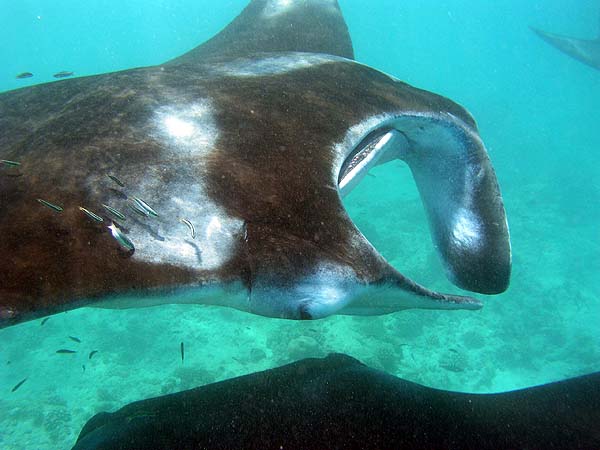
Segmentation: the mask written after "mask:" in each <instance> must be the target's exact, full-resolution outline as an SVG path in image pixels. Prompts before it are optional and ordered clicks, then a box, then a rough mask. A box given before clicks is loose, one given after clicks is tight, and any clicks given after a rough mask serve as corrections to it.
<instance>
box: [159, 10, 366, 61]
mask: <svg viewBox="0 0 600 450" xmlns="http://www.w3.org/2000/svg"><path fill="white" fill-rule="evenodd" d="M257 52H260V53H267V52H309V53H325V54H329V55H336V56H342V57H344V58H349V59H354V51H353V49H352V41H351V40H350V34H349V32H348V27H347V26H346V22H345V21H344V18H343V16H342V12H341V10H340V7H339V5H338V3H337V1H336V0H302V1H291V0H286V1H282V0H252V1H251V2H250V4H249V5H248V6H247V7H246V8H245V9H244V11H242V13H241V14H240V15H239V16H237V17H236V18H235V19H234V20H233V21H232V22H231V23H230V24H229V25H228V26H227V27H225V29H224V30H222V31H221V32H220V33H219V34H217V35H216V36H214V37H213V38H212V39H210V40H208V41H207V42H205V43H203V44H201V45H199V46H198V47H196V48H194V49H193V50H190V51H189V52H187V53H185V54H184V55H182V56H179V57H177V58H175V59H173V60H171V61H169V63H168V64H178V63H186V64H188V63H205V62H206V60H207V59H210V58H217V59H223V58H225V57H227V58H236V57H243V56H247V55H249V54H252V53H257Z"/></svg>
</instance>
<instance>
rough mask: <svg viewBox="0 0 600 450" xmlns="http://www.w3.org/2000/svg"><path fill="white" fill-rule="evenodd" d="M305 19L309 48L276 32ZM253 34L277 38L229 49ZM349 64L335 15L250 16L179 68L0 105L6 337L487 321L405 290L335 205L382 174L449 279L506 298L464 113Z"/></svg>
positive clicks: (35, 91)
mask: <svg viewBox="0 0 600 450" xmlns="http://www.w3.org/2000/svg"><path fill="white" fill-rule="evenodd" d="M317 13H318V15H319V16H320V17H329V19H328V20H330V22H327V21H325V22H326V23H330V24H334V25H335V24H337V25H336V27H337V28H336V29H337V30H338V31H337V32H335V33H334V34H333V35H332V34H327V33H325V40H324V41H323V42H322V43H321V44H319V45H317V44H318V40H315V39H316V38H314V36H312V35H311V37H310V38H307V39H308V41H309V44H308V46H307V47H306V48H304V47H302V41H303V39H305V33H303V32H300V33H298V34H294V35H293V36H290V34H289V33H288V32H287V27H285V26H282V25H281V24H285V23H286V17H288V16H289V20H291V21H292V22H290V23H294V24H297V23H302V20H305V25H306V26H309V25H310V23H312V22H314V21H315V20H314V18H315V14H317ZM320 20H321V21H320V22H319V21H317V23H322V22H323V20H325V19H320ZM252 27H254V28H255V29H256V30H261V29H267V30H269V32H268V33H266V34H265V36H263V37H257V38H256V40H255V41H252V42H246V44H244V45H242V46H236V45H235V44H234V45H233V47H234V48H233V49H231V43H232V42H233V43H235V42H237V40H236V39H235V36H236V34H238V33H239V34H240V35H241V36H248V35H247V34H244V33H250V34H251V35H256V33H255V32H253V31H252ZM333 28H335V27H334V26H333V25H332V26H331V29H333ZM249 30H250V31H249ZM281 33H283V35H282V34H281ZM309 34H311V33H309ZM335 36H337V38H336V37H335ZM286 39H289V42H288V43H285V42H286ZM273 41H275V42H276V44H275V43H273ZM268 43H271V45H272V46H269V44H268ZM264 49H266V50H267V51H266V52H265V51H264ZM306 50H308V51H306ZM315 51H320V52H327V53H314V52H315ZM343 56H345V57H351V56H352V46H351V44H350V41H349V38H348V36H347V30H346V28H345V24H344V22H343V19H342V18H341V13H340V11H339V7H338V5H337V2H335V1H318V2H317V1H316V0H315V1H298V2H285V3H283V2H277V1H274V0H273V1H265V0H255V1H253V2H251V4H250V5H249V6H248V8H247V9H246V10H245V11H244V12H243V13H242V15H241V16H240V17H239V18H238V19H236V20H234V21H233V22H232V24H231V25H230V27H228V28H226V29H225V30H224V31H223V32H221V34H219V35H217V36H216V37H215V38H214V39H213V40H210V41H208V43H207V44H204V45H203V46H200V47H198V49H195V50H192V51H191V52H189V53H188V54H186V55H184V56H183V57H181V59H175V60H172V61H170V62H169V63H167V64H164V65H160V66H153V67H147V68H139V69H131V70H126V71H122V72H117V73H109V74H103V75H97V76H92V77H86V78H79V79H69V80H65V81H60V82H55V83H50V84H44V85H38V86H32V87H28V88H24V89H20V90H16V91H12V92H6V93H3V94H0V129H2V130H3V133H1V134H0V158H1V159H2V160H4V161H6V162H5V163H3V164H4V167H2V172H1V173H0V190H1V192H2V196H1V197H0V233H1V234H2V236H3V239H2V240H1V241H0V254H2V255H5V258H3V259H2V260H0V269H1V272H2V274H3V283H2V285H1V286H0V327H2V326H8V325H12V324H15V323H18V322H22V321H24V320H30V319H32V318H35V317H40V316H42V315H46V314H49V313H54V312H58V311H62V310H66V309H71V308H75V307H78V306H82V305H95V306H103V307H140V306H148V305H153V304H163V303H203V304H218V305H226V306H231V307H234V308H238V309H241V310H245V311H249V312H252V313H256V314H262V315H266V316H273V317H283V318H291V319H305V318H318V317H324V316H327V315H330V314H334V313H347V314H383V313H389V312H393V311H397V310H400V309H405V308H415V307H417V308H438V309H455V308H469V309H474V308H479V307H480V306H481V304H480V302H479V301H478V300H476V299H473V298H471V297H461V296H454V295H449V294H441V293H436V292H432V291H430V290H428V289H426V288H424V287H422V286H419V285H418V284H416V283H414V282H413V281H411V280H409V279H407V278H406V277H404V276H403V275H401V274H400V273H399V272H397V271H396V270H395V269H393V268H392V267H391V266H390V265H389V264H388V263H387V261H385V260H384V259H383V257H382V256H381V255H380V254H379V253H378V252H377V251H376V250H375V249H374V248H373V247H372V246H371V244H370V243H369V242H368V241H367V240H366V239H365V238H364V236H363V235H362V234H361V233H360V231H359V230H358V229H357V228H356V227H355V226H354V224H353V223H352V221H351V220H350V218H349V217H348V215H347V213H346V211H345V209H344V207H343V204H342V200H341V194H343V193H345V192H346V191H347V190H348V189H350V186H352V185H355V184H356V182H357V180H359V179H360V178H361V177H362V176H364V174H365V173H366V169H368V167H370V166H372V165H373V164H376V163H382V162H384V161H386V160H389V159H394V158H400V159H403V160H404V161H406V162H407V163H408V164H409V166H410V168H411V170H412V172H413V174H414V176H415V180H416V182H417V186H418V187H419V190H420V192H421V196H422V198H423V201H424V204H425V206H426V210H427V212H428V216H429V219H430V224H431V229H432V234H433V237H434V240H435V242H436V244H437V246H438V248H439V250H440V254H441V256H442V259H443V260H444V263H445V266H446V268H447V272H448V274H449V276H450V278H451V279H452V280H453V281H454V282H455V283H456V284H458V285H460V286H463V287H465V288H467V289H470V290H474V291H478V292H485V293H497V292H501V291H503V290H504V289H506V287H507V285H508V279H509V275H510V243H509V237H508V227H507V224H506V217H505V212H504V208H503V205H502V199H501V196H500V192H499V189H498V185H497V182H496V177H495V175H494V171H493V168H492V166H491V164H490V161H489V159H488V157H487V153H486V151H485V148H484V147H483V144H482V142H481V140H480V138H479V136H478V134H477V129H476V126H475V123H474V121H473V119H472V118H471V116H470V115H469V114H468V113H467V112H466V111H465V110H464V109H463V108H462V107H460V106H458V105H456V104H455V103H453V102H451V101H450V100H448V99H445V98H443V97H440V96H437V95H435V94H431V93H429V92H426V91H422V90H419V89H416V88H413V87H411V86H408V85H407V84H404V83H402V82H400V81H398V80H396V79H394V78H391V77H389V76H387V75H385V74H382V73H380V72H378V71H376V70H374V69H372V68H369V67H366V66H364V65H361V64H359V63H356V62H354V61H352V60H351V59H348V58H345V57H343ZM12 162H14V164H12ZM17 163H19V164H20V165H16V164H17Z"/></svg>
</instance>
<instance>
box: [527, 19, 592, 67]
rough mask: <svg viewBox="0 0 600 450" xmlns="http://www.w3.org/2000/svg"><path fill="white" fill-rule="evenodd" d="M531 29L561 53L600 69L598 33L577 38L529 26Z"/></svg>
mask: <svg viewBox="0 0 600 450" xmlns="http://www.w3.org/2000/svg"><path fill="white" fill-rule="evenodd" d="M599 23H600V21H599ZM531 30H532V31H533V32H535V33H536V34H537V35H538V36H539V37H541V38H542V39H543V40H544V41H546V42H547V43H549V44H550V45H552V46H553V47H556V48H557V49H559V50H560V51H562V52H563V53H566V54H567V55H569V56H571V57H573V58H575V59H577V60H579V61H581V62H582V63H584V64H587V65H588V66H590V67H593V68H594V69H598V70H600V34H599V35H598V37H597V38H596V39H577V38H573V37H568V36H561V35H559V34H554V33H549V32H547V31H542V30H539V29H537V28H534V27H531Z"/></svg>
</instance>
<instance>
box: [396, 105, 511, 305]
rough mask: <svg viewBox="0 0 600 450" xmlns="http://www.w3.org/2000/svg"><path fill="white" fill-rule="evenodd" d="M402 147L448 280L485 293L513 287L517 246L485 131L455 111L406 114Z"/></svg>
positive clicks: (398, 124)
mask: <svg viewBox="0 0 600 450" xmlns="http://www.w3.org/2000/svg"><path fill="white" fill-rule="evenodd" d="M393 126H394V128H395V129H396V130H398V131H400V132H401V133H402V134H403V135H404V136H405V138H406V141H407V144H405V145H403V147H402V149H400V150H398V151H397V153H398V155H399V157H400V158H401V159H402V160H404V161H405V162H406V163H407V164H408V166H409V167H410V169H411V171H412V173H413V176H414V179H415V182H416V184H417V188H418V189H419V192H420V194H421V198H422V201H423V204H424V206H425V210H426V212H427V216H428V219H429V225H430V229H431V233H432V237H433V241H434V244H435V246H436V248H437V250H438V252H439V254H440V256H441V258H442V260H443V262H444V266H445V269H446V272H447V276H448V278H449V279H450V280H451V281H452V282H453V283H454V284H456V285H457V286H459V287H461V288H464V289H467V290H469V291H474V292H480V293H484V294H497V293H500V292H503V291H505V290H506V289H507V287H508V283H509V279H510V271H511V248H510V239H509V233H508V224H507V221H506V214H505V210H504V206H503V202H502V197H501V194H500V189H499V187H498V183H497V180H496V175H495V173H494V169H493V167H492V165H491V163H490V160H489V157H488V155H487V152H486V150H485V148H484V146H483V143H482V142H481V139H480V138H479V135H478V134H477V133H476V131H475V130H473V129H472V128H471V127H470V126H469V125H467V124H465V123H464V122H463V121H462V120H461V119H459V118H457V117H455V116H454V115H452V114H450V113H442V114H439V115H438V114H422V115H404V116H401V117H398V118H397V119H396V120H395V121H394V123H393Z"/></svg>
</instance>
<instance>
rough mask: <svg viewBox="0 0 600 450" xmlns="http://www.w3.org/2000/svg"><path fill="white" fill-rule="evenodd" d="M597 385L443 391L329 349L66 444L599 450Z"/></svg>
mask: <svg viewBox="0 0 600 450" xmlns="http://www.w3.org/2000/svg"><path fill="white" fill-rule="evenodd" d="M599 388H600V372H598V373H594V374H591V375H586V376H582V377H578V378H572V379H570V380H565V381H560V382H556V383H550V384H546V385H542V386H536V387H532V388H528V389H522V390H518V391H512V392H505V393H499V394H465V393H459V392H449V391H442V390H438V389H432V388H428V387H425V386H422V385H419V384H416V383H412V382H410V381H406V380H402V379H400V378H396V377H394V376H392V375H389V374H386V373H384V372H380V371H378V370H374V369H371V368H369V367H367V366H365V365H363V364H361V363H360V362H359V361H357V360H355V359H353V358H351V357H349V356H345V355H339V354H338V355H330V356H328V357H326V358H324V359H304V360H301V361H298V362H296V363H293V364H289V365H287V366H283V367H279V368H276V369H271V370H267V371H265V372H258V373H254V374H250V375H246V376H243V377H239V378H234V379H231V380H226V381H222V382H219V383H214V384H210V385H208V386H203V387H199V388H196V389H192V390H189V391H183V392H179V393H177V394H171V395H166V396H164V397H158V398H152V399H148V400H142V401H138V402H135V403H132V404H130V405H127V406H125V407H123V408H121V409H120V410H118V411H116V412H114V413H100V414H97V415H96V416H94V417H93V418H92V419H91V420H90V421H88V422H87V424H86V425H85V426H84V427H83V430H82V431H81V433H80V435H79V438H78V440H77V443H76V445H75V447H74V449H75V450H92V449H108V448H111V449H112V448H114V449H116V448H118V449H122V450H125V449H138V448H153V449H157V450H158V449H172V448H212V449H229V448H286V449H323V448H378V449H423V448H435V449H446V448H463V449H468V448H471V449H474V448H477V449H494V450H495V449H502V448H600V428H598V423H600V389H599ZM257 399H260V400H259V401H257Z"/></svg>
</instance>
